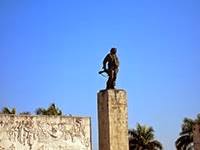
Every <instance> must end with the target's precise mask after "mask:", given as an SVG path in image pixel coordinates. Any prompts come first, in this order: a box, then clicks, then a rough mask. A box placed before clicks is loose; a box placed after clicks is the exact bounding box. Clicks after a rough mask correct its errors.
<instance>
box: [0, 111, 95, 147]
mask: <svg viewBox="0 0 200 150" xmlns="http://www.w3.org/2000/svg"><path fill="white" fill-rule="evenodd" d="M8 144H10V145H8ZM15 145H16V146H15ZM19 146H21V147H22V148H24V147H26V148H28V149H29V150H32V149H37V150H51V149H58V150H69V148H67V147H69V146H70V147H73V146H79V147H82V148H81V149H84V150H91V139H90V119H89V118H83V117H55V116H54V117H48V116H17V115H0V150H4V149H5V150H7V149H9V150H15V149H18V148H16V147H19ZM55 146H57V147H55ZM53 147H54V148H53ZM73 149H74V148H73Z"/></svg>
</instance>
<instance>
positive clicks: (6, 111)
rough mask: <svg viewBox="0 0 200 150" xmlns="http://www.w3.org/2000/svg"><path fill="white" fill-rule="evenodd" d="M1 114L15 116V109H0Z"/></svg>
mask: <svg viewBox="0 0 200 150" xmlns="http://www.w3.org/2000/svg"><path fill="white" fill-rule="evenodd" d="M0 113H1V114H16V108H12V109H11V110H10V109H9V108H7V107H3V108H2V109H1V112H0Z"/></svg>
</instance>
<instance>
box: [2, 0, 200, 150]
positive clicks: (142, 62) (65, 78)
mask: <svg viewBox="0 0 200 150" xmlns="http://www.w3.org/2000/svg"><path fill="white" fill-rule="evenodd" d="M199 8H200V1H199V0H190V1H189V0H162V1H161V0H160V1H158V0H151V1H149V0H137V1H136V0H134V1H133V0H131V1H117V0H115V1H114V0H113V1H107V0H102V1H98V2H97V1H82V0H79V1H78V0H73V1H72V0H70V1H68V0H62V1H61V0H57V1H53V0H1V1H0V107H3V106H6V107H10V108H12V107H16V108H17V112H18V113H20V112H23V111H30V112H31V113H34V111H35V109H36V108H38V107H45V108H46V107H48V106H49V104H50V103H52V102H55V103H56V105H57V106H58V107H59V108H60V109H62V110H63V112H64V114H65V115H68V114H72V115H76V116H79V115H83V116H91V118H92V134H93V139H92V140H93V150H97V147H98V146H97V92H98V91H99V90H100V89H104V88H105V82H106V80H107V78H104V77H102V76H100V75H98V73H97V72H98V71H99V69H101V67H102V60H103V58H104V56H105V55H106V54H107V53H108V52H109V50H110V48H111V47H117V48H118V57H119V59H120V62H121V65H120V71H119V75H118V80H117V88H120V89H125V90H126V91H127V93H128V116H129V128H134V127H135V126H136V123H137V122H139V123H141V124H146V125H148V126H153V128H154V129H155V136H156V139H157V140H159V141H160V142H162V144H163V145H164V149H165V150H175V147H174V141H175V140H176V138H177V137H178V133H179V132H180V129H181V123H182V120H183V118H184V117H191V118H195V117H196V115H197V113H199V112H200V108H199V106H200V9H199Z"/></svg>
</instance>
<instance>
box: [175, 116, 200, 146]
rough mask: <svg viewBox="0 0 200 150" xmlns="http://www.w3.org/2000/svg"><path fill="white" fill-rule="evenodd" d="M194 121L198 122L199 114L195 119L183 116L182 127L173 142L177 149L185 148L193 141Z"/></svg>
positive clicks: (199, 121) (199, 119) (199, 120)
mask: <svg viewBox="0 0 200 150" xmlns="http://www.w3.org/2000/svg"><path fill="white" fill-rule="evenodd" d="M194 123H200V114H198V115H197V118H196V119H194V120H193V119H191V118H187V117H186V118H184V120H183V123H182V129H181V132H180V134H179V137H178V139H177V140H176V142H175V145H176V148H177V150H186V148H187V147H188V146H189V145H191V144H192V143H193V132H192V126H193V124H194Z"/></svg>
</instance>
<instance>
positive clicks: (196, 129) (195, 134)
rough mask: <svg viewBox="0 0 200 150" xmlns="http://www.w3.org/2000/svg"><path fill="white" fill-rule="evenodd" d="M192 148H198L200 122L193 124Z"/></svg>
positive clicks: (199, 147)
mask: <svg viewBox="0 0 200 150" xmlns="http://www.w3.org/2000/svg"><path fill="white" fill-rule="evenodd" d="M193 142H194V150H200V123H194V124H193Z"/></svg>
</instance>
